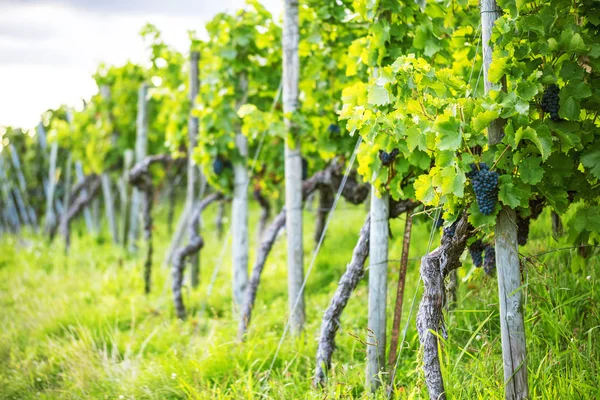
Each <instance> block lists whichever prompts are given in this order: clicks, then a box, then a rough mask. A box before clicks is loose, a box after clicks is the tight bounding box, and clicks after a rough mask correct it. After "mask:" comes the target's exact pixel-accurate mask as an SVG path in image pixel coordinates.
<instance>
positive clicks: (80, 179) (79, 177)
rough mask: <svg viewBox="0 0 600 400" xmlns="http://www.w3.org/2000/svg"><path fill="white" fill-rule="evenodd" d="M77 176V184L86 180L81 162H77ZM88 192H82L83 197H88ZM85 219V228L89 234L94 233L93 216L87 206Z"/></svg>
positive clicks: (84, 210) (84, 212)
mask: <svg viewBox="0 0 600 400" xmlns="http://www.w3.org/2000/svg"><path fill="white" fill-rule="evenodd" d="M75 175H76V176H77V183H82V182H83V180H84V175H83V165H81V161H76V162H75ZM86 192H87V191H86V190H85V189H83V190H82V194H83V196H86ZM83 219H84V220H85V226H86V228H87V231H88V233H92V231H93V229H94V227H93V225H92V214H91V213H90V209H89V208H88V207H87V206H86V207H85V208H84V209H83Z"/></svg>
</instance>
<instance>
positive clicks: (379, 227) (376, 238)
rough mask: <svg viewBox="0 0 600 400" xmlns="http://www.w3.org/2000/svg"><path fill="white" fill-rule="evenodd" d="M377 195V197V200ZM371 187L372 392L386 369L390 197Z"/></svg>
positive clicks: (369, 356) (369, 383)
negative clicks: (378, 192)
mask: <svg viewBox="0 0 600 400" xmlns="http://www.w3.org/2000/svg"><path fill="white" fill-rule="evenodd" d="M379 196H380V197H379ZM379 196H378V194H377V192H376V189H375V188H374V187H372V188H371V232H370V239H369V314H368V328H369V336H368V338H367V342H368V343H369V344H368V345H367V387H368V388H369V389H370V390H371V392H375V391H376V390H377V389H378V388H379V386H381V384H382V383H383V379H382V377H381V375H380V374H381V373H382V372H384V370H385V348H386V317H387V316H386V304H387V269H388V261H387V260H388V236H389V225H388V219H389V202H390V200H389V194H388V193H380V194H379Z"/></svg>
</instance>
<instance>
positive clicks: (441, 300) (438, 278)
mask: <svg viewBox="0 0 600 400" xmlns="http://www.w3.org/2000/svg"><path fill="white" fill-rule="evenodd" d="M472 235H473V230H472V227H471V225H470V224H469V222H468V220H467V215H466V214H465V215H463V216H462V217H461V218H460V219H459V220H458V221H457V222H456V229H455V232H454V235H453V236H449V235H446V234H444V235H443V236H442V240H441V243H440V246H439V247H438V248H436V249H435V250H433V251H432V252H431V253H429V254H426V255H425V256H424V257H423V258H422V259H421V278H422V279H423V284H424V286H425V291H424V293H423V298H422V299H421V304H420V305H419V312H418V313H417V331H418V332H419V339H420V341H421V346H422V347H423V371H424V372H425V382H426V383H427V388H428V389H429V397H430V398H431V399H436V400H444V399H446V394H445V392H444V381H443V379H442V371H441V368H440V357H439V354H438V335H439V334H440V333H441V334H443V335H444V334H445V330H444V327H443V316H442V311H443V307H444V304H445V302H446V293H445V288H444V280H445V278H446V277H447V276H448V275H449V274H450V273H451V272H452V271H454V270H455V269H456V268H458V267H460V265H461V264H460V256H461V255H462V253H463V252H464V250H465V247H466V244H467V240H468V239H469V238H470V237H471V236H472Z"/></svg>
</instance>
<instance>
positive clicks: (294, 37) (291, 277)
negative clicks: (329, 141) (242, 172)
mask: <svg viewBox="0 0 600 400" xmlns="http://www.w3.org/2000/svg"><path fill="white" fill-rule="evenodd" d="M282 39H283V113H284V115H286V116H287V115H290V114H292V113H295V112H296V109H297V108H298V81H299V76H300V58H299V55H298V43H299V41H300V33H299V27H298V0H285V2H284V11H283V37H282ZM285 126H286V131H287V140H286V143H285V210H286V223H285V228H286V232H287V235H286V236H287V263H288V302H289V308H290V331H291V333H292V335H295V336H297V335H299V334H300V333H301V332H302V329H303V328H304V320H305V312H304V293H303V291H302V282H303V281H304V250H303V243H302V156H301V154H300V139H299V137H298V133H297V132H294V130H295V127H294V126H293V123H292V121H291V120H290V119H289V118H286V119H285Z"/></svg>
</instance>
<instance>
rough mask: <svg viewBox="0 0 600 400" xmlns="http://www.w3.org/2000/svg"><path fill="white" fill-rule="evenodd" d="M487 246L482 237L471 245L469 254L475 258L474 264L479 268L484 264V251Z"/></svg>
mask: <svg viewBox="0 0 600 400" xmlns="http://www.w3.org/2000/svg"><path fill="white" fill-rule="evenodd" d="M485 248H486V247H485V245H484V244H483V242H482V241H481V240H480V239H477V240H476V241H474V242H473V243H471V244H470V245H469V254H470V255H471V259H472V260H473V265H475V266H476V267H477V268H481V266H482V265H483V252H484V250H485Z"/></svg>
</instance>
